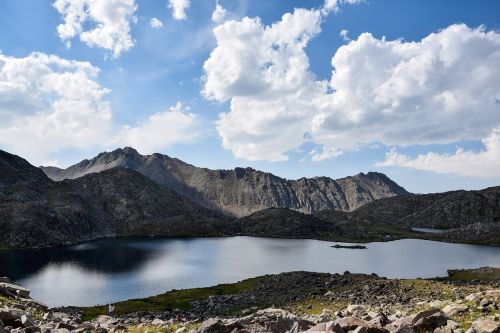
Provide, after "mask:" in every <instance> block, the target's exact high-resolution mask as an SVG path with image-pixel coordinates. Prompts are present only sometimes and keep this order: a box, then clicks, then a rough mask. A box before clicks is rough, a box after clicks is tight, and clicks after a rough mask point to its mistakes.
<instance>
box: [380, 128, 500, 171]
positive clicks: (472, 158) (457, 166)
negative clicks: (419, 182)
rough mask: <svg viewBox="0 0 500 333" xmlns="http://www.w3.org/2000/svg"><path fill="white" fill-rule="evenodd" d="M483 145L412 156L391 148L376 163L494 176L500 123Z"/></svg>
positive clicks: (499, 155) (499, 161)
mask: <svg viewBox="0 0 500 333" xmlns="http://www.w3.org/2000/svg"><path fill="white" fill-rule="evenodd" d="M482 143H483V145H484V149H483V150H481V151H479V152H475V151H470V150H464V149H463V148H459V149H457V150H456V152H455V153H454V154H437V153H434V152H429V153H427V154H421V155H418V156H417V157H415V158H413V159H412V158H411V157H409V156H407V155H403V154H400V153H398V152H397V151H396V150H395V149H392V150H391V151H390V152H388V153H387V154H386V159H385V160H384V161H383V162H379V163H377V164H376V165H377V166H381V167H384V166H398V167H404V168H409V169H417V170H425V171H432V172H436V173H442V174H453V175H460V176H472V177H478V178H494V177H498V176H499V175H500V127H497V128H496V129H494V130H493V131H492V132H491V134H490V135H489V136H488V137H487V138H485V139H483V140H482Z"/></svg>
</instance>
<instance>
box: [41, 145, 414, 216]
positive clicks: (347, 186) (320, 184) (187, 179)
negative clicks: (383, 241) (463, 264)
mask: <svg viewBox="0 0 500 333" xmlns="http://www.w3.org/2000/svg"><path fill="white" fill-rule="evenodd" d="M115 167H123V168H127V169H132V170H136V171H138V172H140V173H141V174H143V175H145V176H147V177H149V178H151V179H153V180H154V181H156V182H157V183H158V184H161V185H163V186H165V187H167V188H169V189H172V190H174V191H176V192H177V193H179V194H181V195H183V196H186V197H188V198H190V199H191V200H193V201H195V202H197V203H198V204H201V205H203V206H205V207H208V208H215V209H218V210H220V211H222V212H224V213H226V214H228V215H233V216H236V217H242V216H246V215H249V214H251V213H253V212H256V211H260V210H263V209H266V208H271V207H275V208H278V207H286V208H291V209H294V210H298V211H301V212H306V213H311V212H317V211H320V210H324V209H337V210H344V211H351V210H354V209H356V208H358V207H360V206H362V205H364V204H366V203H368V202H371V201H373V200H376V199H380V198H385V197H392V196H395V195H400V194H408V192H407V191H406V190H405V189H403V188H402V187H400V186H399V185H397V184H396V183H395V182H393V181H392V180H390V179H389V178H388V177H387V176H385V175H383V174H381V173H375V172H369V173H368V174H363V173H360V174H358V175H356V176H353V177H346V178H342V179H338V180H334V179H331V178H328V177H315V178H301V179H298V180H287V179H284V178H280V177H277V176H275V175H273V174H271V173H266V172H262V171H258V170H254V169H251V168H236V169H234V170H210V169H205V168H199V167H195V166H193V165H190V164H187V163H185V162H183V161H181V160H179V159H176V158H171V157H169V156H166V155H161V154H153V155H140V154H139V153H138V152H137V151H135V150H134V149H132V148H124V149H117V150H115V151H112V152H106V153H101V154H99V155H98V156H96V157H95V158H93V159H91V160H84V161H82V162H80V163H78V164H75V165H73V166H71V167H69V168H67V169H58V168H55V167H42V170H44V171H45V173H46V174H47V175H48V176H49V177H50V178H51V179H53V180H56V181H60V180H63V179H76V178H79V177H82V176H84V175H86V174H89V173H97V172H101V171H104V170H107V169H111V168H115Z"/></svg>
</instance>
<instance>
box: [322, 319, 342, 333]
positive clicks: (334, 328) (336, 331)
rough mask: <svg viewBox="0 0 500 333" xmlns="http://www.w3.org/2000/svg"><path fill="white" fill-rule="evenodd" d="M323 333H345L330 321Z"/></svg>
mask: <svg viewBox="0 0 500 333" xmlns="http://www.w3.org/2000/svg"><path fill="white" fill-rule="evenodd" d="M325 331H326V332H331V333H345V332H346V331H345V330H344V329H343V328H342V327H340V325H339V324H337V323H336V322H334V321H330V322H328V323H326V326H325Z"/></svg>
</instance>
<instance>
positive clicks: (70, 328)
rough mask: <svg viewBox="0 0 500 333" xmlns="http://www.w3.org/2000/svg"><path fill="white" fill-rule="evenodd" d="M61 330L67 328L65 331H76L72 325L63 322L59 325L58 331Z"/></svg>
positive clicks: (57, 326)
mask: <svg viewBox="0 0 500 333" xmlns="http://www.w3.org/2000/svg"><path fill="white" fill-rule="evenodd" d="M59 328H65V329H67V330H70V331H73V330H74V329H76V327H75V326H73V325H70V324H68V323H65V322H63V321H61V322H60V323H57V325H56V329H59Z"/></svg>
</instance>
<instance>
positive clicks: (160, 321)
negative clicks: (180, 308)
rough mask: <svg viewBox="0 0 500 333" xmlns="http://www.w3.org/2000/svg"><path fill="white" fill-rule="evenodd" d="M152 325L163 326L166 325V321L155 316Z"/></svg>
mask: <svg viewBox="0 0 500 333" xmlns="http://www.w3.org/2000/svg"><path fill="white" fill-rule="evenodd" d="M151 325H153V326H163V325H165V322H164V321H163V320H161V319H158V318H155V319H154V320H153V321H152V322H151Z"/></svg>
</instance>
